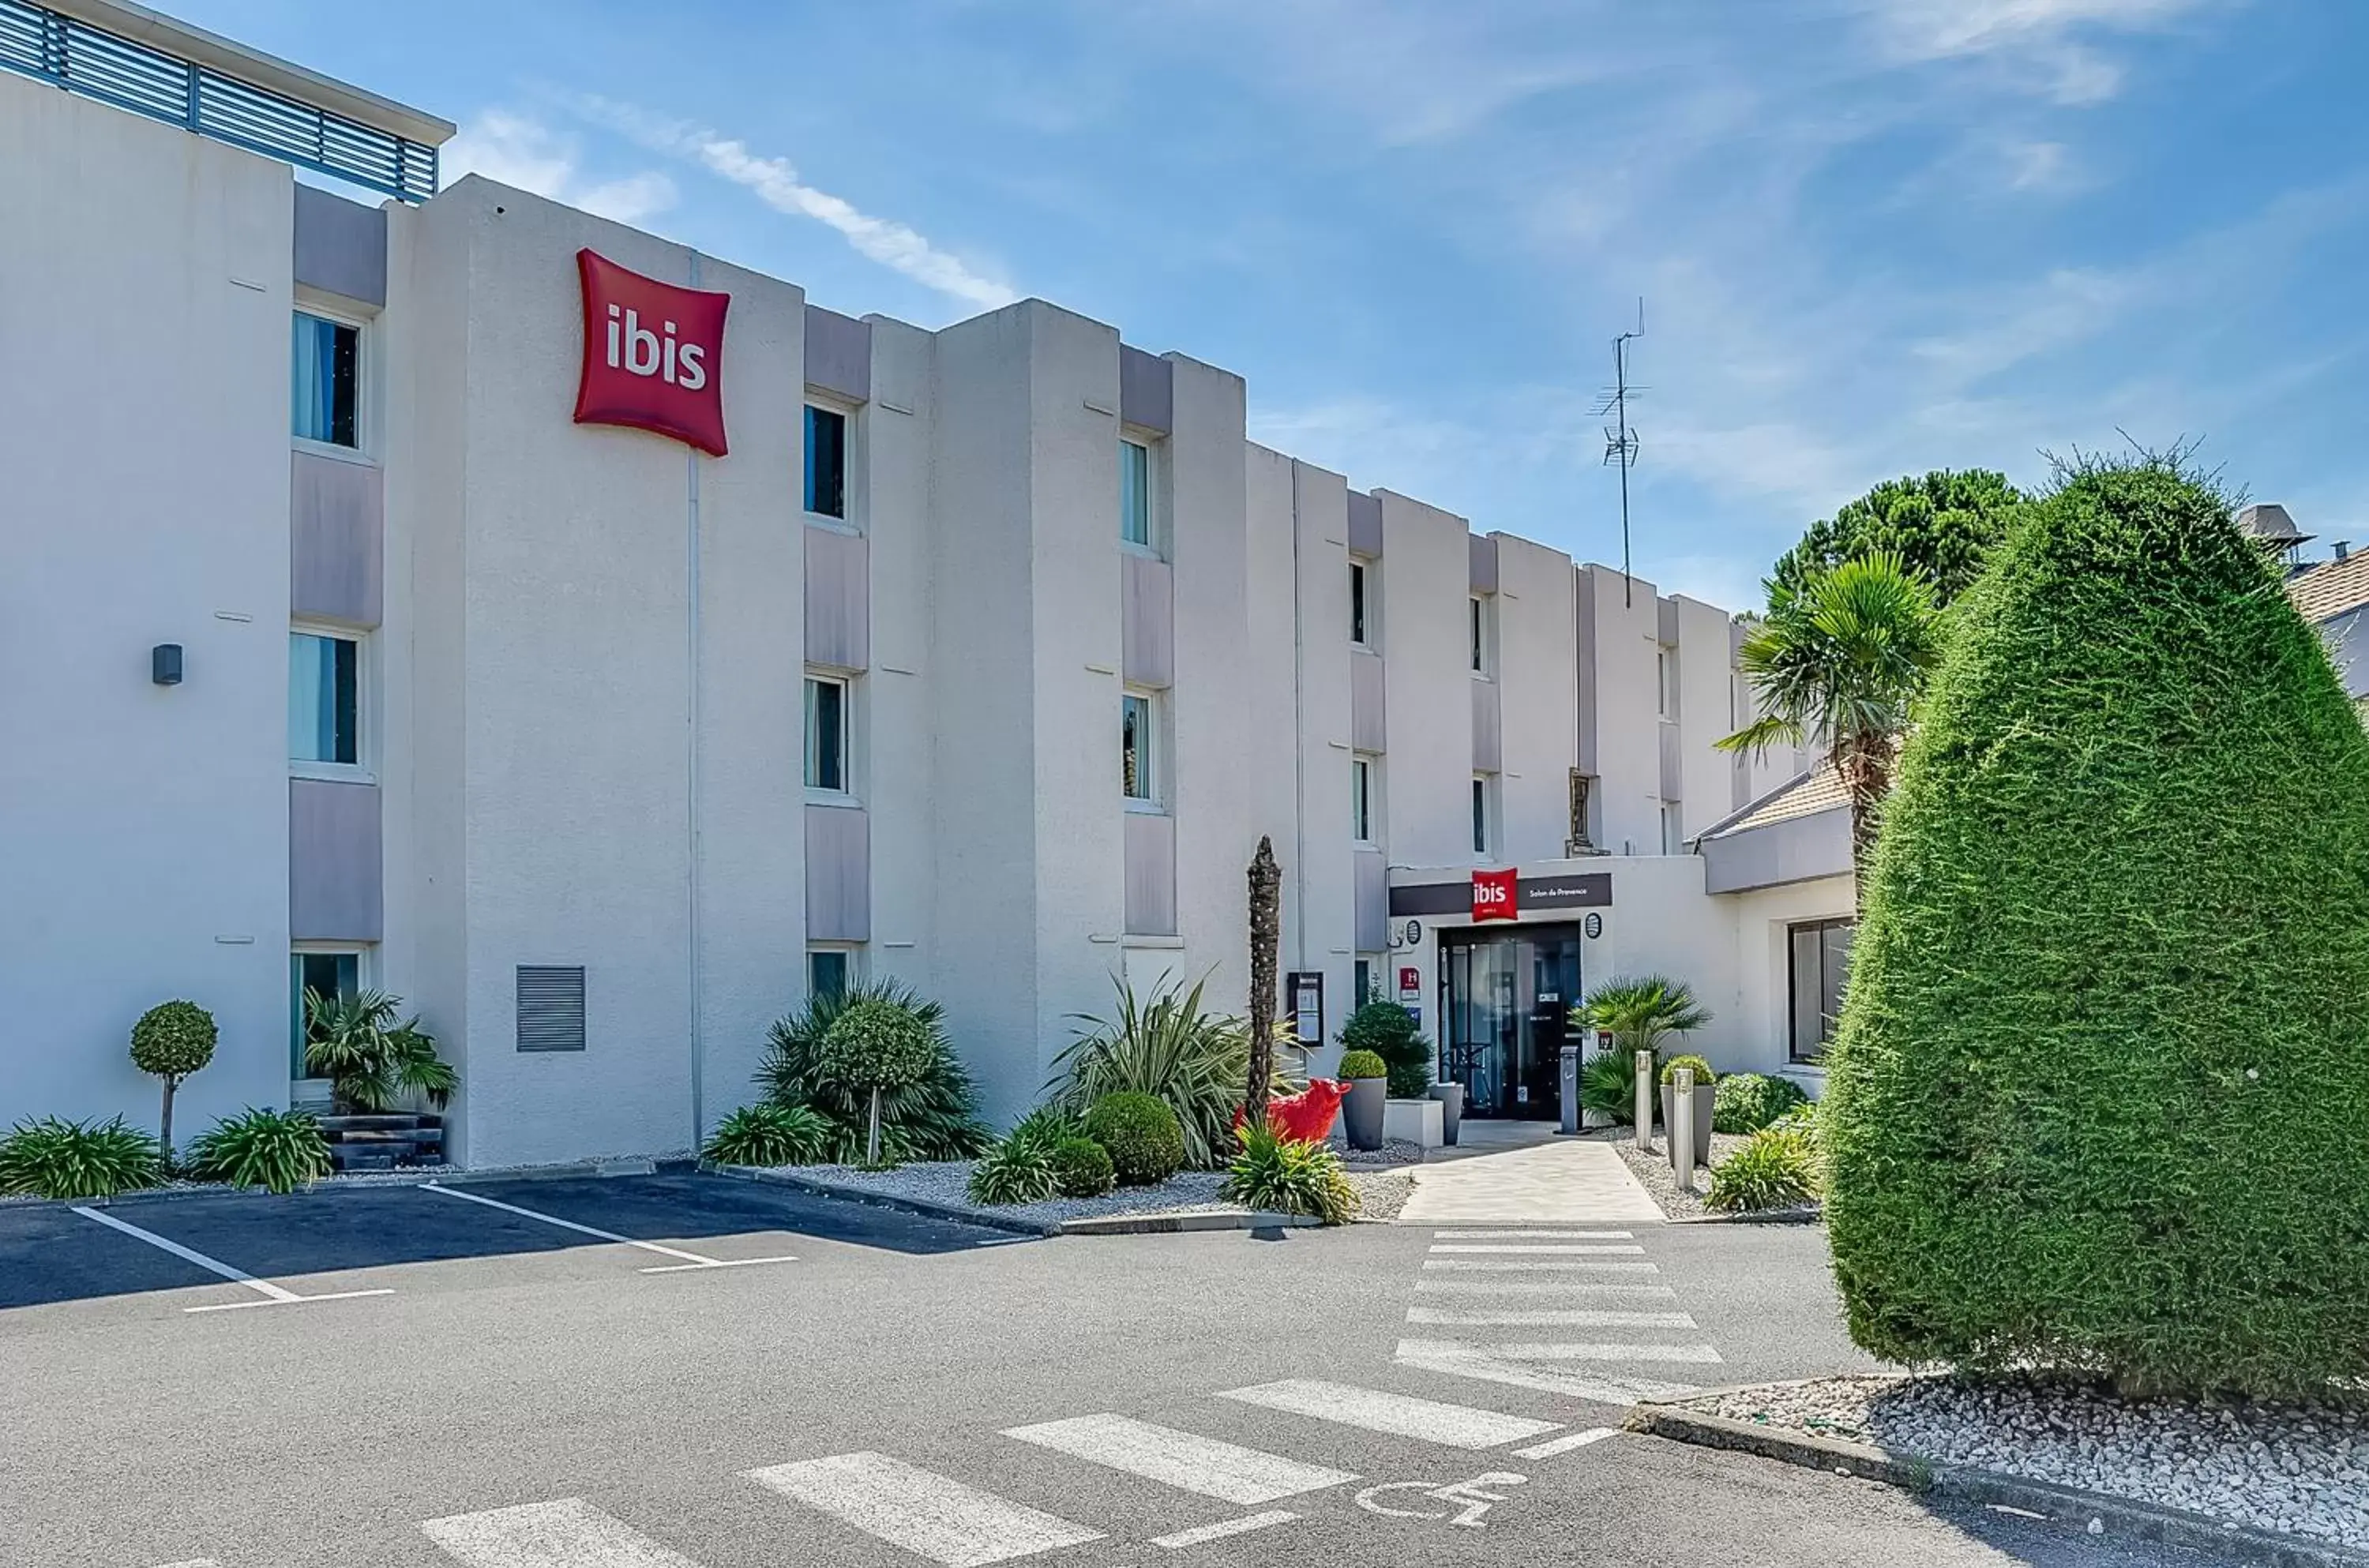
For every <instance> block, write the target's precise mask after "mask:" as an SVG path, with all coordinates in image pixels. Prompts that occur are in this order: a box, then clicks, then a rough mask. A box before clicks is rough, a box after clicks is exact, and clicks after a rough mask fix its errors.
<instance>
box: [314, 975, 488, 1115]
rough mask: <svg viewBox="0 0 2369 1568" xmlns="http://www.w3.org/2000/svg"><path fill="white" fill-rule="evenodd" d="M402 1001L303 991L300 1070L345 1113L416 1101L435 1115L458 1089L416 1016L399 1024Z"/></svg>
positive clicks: (371, 993)
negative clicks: (325, 1085)
mask: <svg viewBox="0 0 2369 1568" xmlns="http://www.w3.org/2000/svg"><path fill="white" fill-rule="evenodd" d="M402 1011H403V999H402V998H400V997H394V996H389V995H388V994H387V993H386V992H384V991H380V990H364V991H356V992H355V993H354V994H353V995H351V996H329V995H326V994H325V993H323V992H321V991H317V990H306V991H305V993H304V1025H305V1042H304V1070H305V1071H307V1072H309V1073H311V1074H313V1075H314V1076H315V1077H316V1078H326V1079H328V1080H329V1081H330V1082H329V1098H330V1102H331V1104H335V1105H336V1106H338V1108H339V1109H342V1110H349V1111H364V1112H378V1111H392V1110H395V1109H398V1108H399V1107H400V1106H401V1105H402V1104H403V1103H404V1102H405V1101H406V1100H408V1099H409V1098H411V1097H412V1096H413V1095H415V1094H417V1095H421V1096H424V1097H425V1098H426V1099H427V1101H428V1103H429V1104H431V1105H433V1106H435V1107H436V1108H437V1109H438V1110H442V1109H443V1108H444V1105H445V1104H446V1103H447V1102H448V1101H450V1100H451V1099H452V1093H453V1091H455V1090H456V1089H458V1088H460V1086H461V1075H460V1074H459V1073H458V1072H456V1071H454V1070H453V1068H452V1063H450V1062H448V1061H446V1060H444V1059H442V1058H441V1057H439V1056H438V1055H437V1054H436V1037H435V1036H432V1035H430V1034H429V1033H428V1032H427V1031H426V1030H425V1029H422V1028H421V1027H420V1026H419V1015H418V1013H414V1014H412V1015H411V1016H410V1017H409V1018H406V1019H404V1020H403V1021H402V1022H401V1023H397V1022H396V1021H395V1020H396V1018H397V1017H398V1016H399V1015H400V1013H402Z"/></svg>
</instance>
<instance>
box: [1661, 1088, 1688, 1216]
mask: <svg viewBox="0 0 2369 1568" xmlns="http://www.w3.org/2000/svg"><path fill="white" fill-rule="evenodd" d="M1663 1133H1664V1135H1665V1137H1667V1138H1668V1139H1669V1140H1670V1163H1671V1165H1672V1166H1673V1167H1675V1168H1676V1169H1677V1173H1678V1190H1679V1191H1680V1192H1682V1193H1687V1192H1692V1191H1694V1190H1695V1070H1694V1069H1693V1068H1691V1067H1682V1068H1680V1069H1678V1070H1677V1071H1676V1072H1673V1073H1672V1074H1670V1125H1669V1126H1668V1127H1665V1128H1664V1129H1663Z"/></svg>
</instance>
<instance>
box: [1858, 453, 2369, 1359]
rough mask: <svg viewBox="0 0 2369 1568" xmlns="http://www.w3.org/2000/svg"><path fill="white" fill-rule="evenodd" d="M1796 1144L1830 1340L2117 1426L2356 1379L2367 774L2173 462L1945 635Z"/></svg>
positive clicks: (2068, 510)
mask: <svg viewBox="0 0 2369 1568" xmlns="http://www.w3.org/2000/svg"><path fill="white" fill-rule="evenodd" d="M1954 613H1955V614H1956V615H1957V616H1958V617H1959V620H1958V624H1957V627H1956V629H1955V631H1954V633H1953V635H1952V636H1951V641H1950V646H1949V647H1948V649H1947V650H1946V651H1945V653H1944V654H1943V657H1942V660H1941V663H1940V666H1939V668H1938V669H1937V670H1936V671H1935V674H1934V679H1933V681H1932V684H1931V687H1930V689H1929V692H1928V695H1927V698H1926V700H1925V704H1924V706H1923V708H1922V710H1921V716H1920V719H1919V722H1918V724H1917V728H1916V730H1915V732H1914V733H1913V734H1912V735H1911V736H1910V737H1909V738H1908V741H1907V744H1906V748H1905V752H1904V754H1903V756H1902V758H1901V761H1900V766H1899V776H1898V781H1897V784H1896V785H1895V786H1894V790H1893V793H1892V795H1891V798H1890V801H1889V803H1888V805H1887V806H1886V807H1885V811H1884V817H1883V832H1882V837H1881V839H1880V841H1879V842H1878V844H1877V847H1876V852H1875V857H1874V864H1873V866H1872V868H1871V876H1870V877H1869V885H1868V887H1867V888H1866V890H1865V892H1866V897H1865V905H1864V914H1863V918H1862V920H1861V922H1860V928H1859V933H1858V936H1857V940H1856V942H1855V944H1854V946H1853V950H1852V954H1851V966H1852V967H1851V974H1850V982H1849V986H1848V994H1847V996H1846V999H1845V1001H1844V1005H1843V1012H1842V1020H1841V1025H1840V1028H1839V1031H1838V1035H1837V1039H1836V1041H1835V1045H1834V1047H1833V1049H1832V1051H1831V1053H1830V1054H1829V1056H1828V1058H1827V1078H1826V1093H1825V1099H1824V1101H1823V1109H1822V1110H1821V1111H1820V1113H1819V1116H1818V1118H1817V1120H1818V1131H1819V1136H1820V1138H1821V1139H1822V1141H1823V1144H1824V1148H1825V1155H1826V1158H1827V1160H1828V1162H1829V1171H1828V1190H1827V1200H1826V1219H1827V1225H1828V1233H1829V1236H1830V1238H1831V1242H1832V1247H1833V1253H1834V1264H1835V1274H1836V1278H1837V1283H1838V1284H1839V1286H1840V1288H1841V1292H1842V1296H1843V1299H1844V1302H1845V1305H1846V1309H1847V1312H1848V1321H1849V1325H1850V1330H1851V1333H1852V1336H1853V1337H1854V1338H1855V1339H1856V1340H1857V1341H1858V1342H1859V1343H1860V1345H1862V1346H1864V1347H1865V1348H1867V1349H1868V1350H1871V1351H1872V1352H1874V1353H1875V1354H1876V1355H1878V1356H1884V1357H1887V1358H1889V1359H1893V1360H1899V1361H1908V1362H1924V1361H1937V1360H1946V1361H1952V1362H1955V1363H1958V1364H1959V1365H1961V1366H1963V1367H1964V1368H1969V1369H1971V1370H1975V1371H1983V1370H1989V1369H1997V1368H2009V1367H2013V1366H2020V1365H2028V1364H2037V1365H2041V1366H2045V1367H2054V1368H2062V1369H2066V1370H2069V1371H2074V1372H2077V1373H2081V1374H2084V1375H2090V1376H2102V1377H2105V1378H2109V1379H2112V1380H2113V1381H2114V1382H2115V1383H2117V1384H2118V1385H2119V1386H2121V1387H2122V1388H2123V1389H2124V1390H2125V1391H2134V1392H2137V1391H2163V1392H2174V1393H2177V1392H2195V1391H2231V1392H2238V1393H2247V1394H2256V1395H2272V1396H2274V1395H2293V1394H2299V1393H2308V1392H2325V1391H2326V1385H2327V1381H2328V1379H2336V1378H2353V1379H2357V1378H2363V1377H2369V1334H2364V1333H2362V1332H2361V1315H2360V1314H2361V1303H2362V1302H2363V1301H2364V1300H2369V1137H2365V1136H2363V1128H2364V1127H2369V810H2363V808H2362V802H2363V801H2364V800H2369V739H2364V738H2363V730H2362V725H2361V721H2360V719H2359V717H2358V716H2357V715H2355V714H2354V712H2353V710H2352V704H2351V703H2350V702H2348V701H2347V700H2346V697H2345V693H2344V690H2343V687H2342V686H2341V684H2340V682H2339V681H2338V679H2337V676H2336V672H2335V670H2334V669H2333V668H2332V667H2331V665H2330V664H2329V656H2328V653H2327V651H2326V650H2325V648H2323V647H2322V646H2321V644H2320V641H2319V638H2318V635H2317V634H2316V633H2315V632H2314V631H2313V630H2312V628H2311V627H2310V626H2308V625H2306V624H2305V623H2304V622H2303V620H2302V619H2301V618H2300V617H2299V616H2298V615H2297V614H2296V612H2295V609H2294V608H2293V606H2292V605H2291V604H2290V603H2289V602H2288V601H2287V598H2286V595H2285V593H2284V592H2283V589H2282V585H2281V583H2280V580H2279V574H2278V570H2277V567H2276V564H2275V562H2274V561H2272V559H2271V558H2269V557H2267V556H2266V555H2264V554H2263V553H2262V551H2261V548H2260V546H2259V545H2258V544H2255V543H2254V542H2253V541H2251V540H2249V539H2247V538H2245V537H2244V536H2242V535H2241V534H2240V533H2239V532H2237V528H2236V527H2235V526H2234V525H2233V524H2232V523H2231V521H2230V518H2229V505H2228V502H2227V500H2226V498H2224V497H2222V496H2221V495H2219V494H2217V493H2216V492H2215V489H2214V488H2213V487H2212V486H2211V485H2210V484H2209V483H2206V482H2203V481H2200V480H2199V479H2197V478H2196V477H2194V476H2193V475H2191V474H2189V473H2187V472H2185V471H2184V469H2183V467H2182V464H2181V463H2180V460H2179V458H2178V457H2176V456H2175V457H2172V458H2150V459H2145V460H2141V461H2136V462H2124V463H2111V464H2110V463H2100V462H2096V461H2089V462H2085V463H2083V464H2079V465H2077V466H2076V467H2073V468H2071V469H2069V470H2068V471H2067V472H2066V473H2065V474H2063V475H2061V476H2060V480H2059V484H2058V487H2057V488H2056V489H2055V490H2054V492H2053V493H2052V494H2051V495H2049V496H2047V497H2046V498H2043V500H2042V501H2041V502H2040V503H2039V504H2038V505H2037V506H2036V507H2035V508H2034V509H2033V510H2032V512H2031V515H2029V516H2027V517H2025V518H2023V519H2022V520H2021V521H2019V522H2018V523H2017V524H2016V525H2015V526H2014V527H2013V528H2012V529H2010V530H2009V533H2008V536H2007V539H2006V541H2005V543H2004V544H2001V546H2000V547H1999V549H1998V551H1997V553H1996V554H1995V555H1993V556H1992V559H1991V564H1990V567H1989V568H1988V570H1987V572H1986V575H1985V577H1984V578H1982V580H1981V581H1979V582H1977V583H1976V584H1975V586H1974V589H1972V590H1971V591H1970V592H1969V593H1968V594H1967V596H1966V597H1965V598H1964V599H1963V600H1961V601H1959V604H1958V607H1957V609H1956V611H1955V612H1954Z"/></svg>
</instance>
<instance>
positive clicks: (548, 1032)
mask: <svg viewBox="0 0 2369 1568" xmlns="http://www.w3.org/2000/svg"><path fill="white" fill-rule="evenodd" d="M518 1048H519V1049H521V1050H522V1051H580V1050H582V1049H583V1048H584V969H583V967H582V966H581V965H571V966H566V967H561V966H557V965H550V964H521V965H520V966H519V971H518Z"/></svg>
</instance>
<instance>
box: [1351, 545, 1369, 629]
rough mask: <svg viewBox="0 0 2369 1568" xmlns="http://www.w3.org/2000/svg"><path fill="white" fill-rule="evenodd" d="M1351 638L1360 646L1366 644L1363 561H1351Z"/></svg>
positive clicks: (1364, 570)
mask: <svg viewBox="0 0 2369 1568" xmlns="http://www.w3.org/2000/svg"><path fill="white" fill-rule="evenodd" d="M1349 640H1350V641H1351V642H1353V643H1356V645H1357V646H1358V647H1365V646H1366V642H1367V638H1366V568H1365V566H1364V564H1363V563H1362V562H1358V561H1352V562H1350V563H1349Z"/></svg>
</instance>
